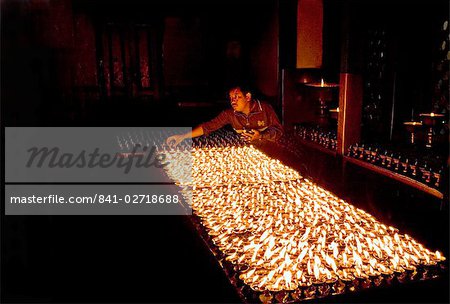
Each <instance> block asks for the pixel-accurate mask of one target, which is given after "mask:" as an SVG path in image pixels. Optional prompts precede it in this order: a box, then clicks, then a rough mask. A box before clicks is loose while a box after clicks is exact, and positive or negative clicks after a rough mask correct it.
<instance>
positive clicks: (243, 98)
mask: <svg viewBox="0 0 450 304" xmlns="http://www.w3.org/2000/svg"><path fill="white" fill-rule="evenodd" d="M229 94H230V103H231V107H233V110H235V111H238V112H242V111H243V110H244V109H245V107H246V106H247V105H248V104H249V103H250V100H251V94H250V93H247V94H245V95H244V93H242V91H241V89H240V88H234V89H231V90H230V92H229Z"/></svg>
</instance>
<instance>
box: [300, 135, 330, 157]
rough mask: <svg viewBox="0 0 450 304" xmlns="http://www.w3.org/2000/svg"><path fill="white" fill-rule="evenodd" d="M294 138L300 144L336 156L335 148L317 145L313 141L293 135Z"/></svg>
mask: <svg viewBox="0 0 450 304" xmlns="http://www.w3.org/2000/svg"><path fill="white" fill-rule="evenodd" d="M295 140H296V141H298V142H299V143H301V144H302V145H305V146H307V147H310V148H312V149H316V150H319V151H321V152H323V153H326V154H329V155H332V156H336V154H337V152H336V151H335V150H331V149H328V148H325V147H324V146H322V145H319V144H318V143H315V142H312V141H309V140H306V139H303V138H301V137H298V136H295Z"/></svg>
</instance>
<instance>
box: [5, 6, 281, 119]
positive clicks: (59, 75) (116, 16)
mask: <svg viewBox="0 0 450 304" xmlns="http://www.w3.org/2000/svg"><path fill="white" fill-rule="evenodd" d="M255 4H256V2H253V1H250V2H246V3H240V2H238V1H215V2H214V3H211V2H207V1H189V2H187V1H185V2H184V1H183V2H180V1H71V0H58V1H29V2H21V1H15V0H9V1H3V2H2V56H3V58H4V60H2V62H5V63H6V64H3V65H2V70H3V75H10V77H8V79H7V80H4V85H3V87H5V90H4V91H3V92H2V94H3V95H4V96H5V97H7V98H5V99H4V101H5V102H4V104H5V110H6V113H7V115H6V116H7V117H8V123H14V124H23V123H31V124H33V123H41V124H46V123H47V122H48V121H49V120H50V121H53V122H58V123H65V122H69V123H73V124H80V123H83V121H85V122H86V121H88V120H90V121H92V120H95V119H94V117H92V116H95V115H100V116H103V115H101V113H99V112H98V110H97V109H100V108H102V107H103V106H102V105H101V104H102V103H101V102H108V100H109V101H111V100H113V101H114V102H116V103H118V105H119V106H129V105H130V103H131V102H132V101H133V100H134V101H137V102H140V103H143V104H146V105H151V104H152V103H161V102H162V103H163V104H176V103H178V102H185V101H189V102H191V101H196V102H197V101H200V102H210V103H213V104H217V105H218V106H219V107H223V104H222V103H223V102H226V94H225V93H226V92H225V91H226V87H227V86H228V84H229V83H231V82H235V80H236V79H237V80H239V79H245V80H247V79H250V81H253V82H254V83H255V84H256V87H258V88H259V89H260V91H261V93H262V94H263V95H267V96H269V97H271V98H272V99H276V95H277V94H278V87H277V80H278V54H277V45H278V24H277V22H278V21H277V1H276V0H265V1H259V2H258V3H257V5H258V10H257V12H256V10H255ZM139 26H147V27H148V28H150V29H151V31H152V32H151V33H152V34H151V35H154V39H153V38H152V39H153V40H151V43H150V44H149V46H148V48H149V52H150V54H149V63H148V67H147V66H146V67H147V68H148V69H150V70H151V71H150V78H151V79H150V82H151V83H152V84H153V85H154V86H153V87H151V88H149V89H148V90H145V89H139V85H140V84H139V83H138V82H139V81H140V80H141V79H137V78H139V77H141V76H142V71H141V75H138V76H136V75H137V72H138V70H137V69H136V68H134V65H136V61H137V60H138V59H136V58H135V55H134V54H135V53H136V50H135V48H136V46H135V45H133V43H135V40H132V39H135V38H134V36H133V35H134V32H133V30H134V29H136V28H138V27H139ZM111 28H114V29H120V30H117V35H118V37H119V36H120V39H121V40H120V42H116V41H115V40H114V39H116V36H108V35H111V30H110V29H111ZM108 31H109V32H108ZM114 33H115V32H113V34H112V35H116V34H114ZM111 37H112V38H111ZM152 37H153V36H152ZM108 39H110V40H108ZM111 39H112V40H111ZM117 39H119V38H117ZM108 43H109V44H108ZM236 45H237V47H236ZM236 48H239V49H240V50H239V51H236ZM108 52H110V54H109V53H108ZM107 53H108V54H107ZM145 64H147V63H145ZM114 69H115V70H114ZM113 71H114V72H115V73H116V74H117V75H118V76H117V77H118V79H115V78H114V77H111V73H113ZM119 74H120V75H119ZM136 79H137V80H136ZM115 81H116V82H117V83H118V87H117V88H116V89H114V88H112V86H113V85H114V82H115ZM139 90H140V91H139ZM108 107H109V109H108V110H110V108H111V106H110V105H108ZM24 108H28V109H29V110H30V111H28V112H29V113H31V112H33V113H38V115H35V114H33V115H29V116H30V117H28V116H26V115H27V114H25V113H24V112H25V111H23V109H24ZM94 109H96V110H94ZM36 111H37V112H36ZM117 112H120V110H117ZM89 117H91V118H89ZM101 118H102V117H100V119H101ZM116 120H117V119H116ZM97 121H98V120H97Z"/></svg>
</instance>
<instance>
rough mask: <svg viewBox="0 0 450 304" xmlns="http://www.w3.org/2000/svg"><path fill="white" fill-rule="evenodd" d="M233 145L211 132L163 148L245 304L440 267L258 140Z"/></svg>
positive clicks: (430, 272) (435, 271)
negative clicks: (258, 146) (276, 156)
mask: <svg viewBox="0 0 450 304" xmlns="http://www.w3.org/2000/svg"><path fill="white" fill-rule="evenodd" d="M217 138H218V139H219V140H217ZM218 142H219V144H217V143H218ZM230 142H231V144H227V143H226V142H224V140H223V135H220V136H218V137H216V138H215V136H214V135H212V136H210V138H209V139H206V140H205V139H204V138H202V139H200V140H197V141H196V142H194V143H195V144H194V148H193V149H186V147H182V148H178V149H165V150H164V153H165V154H166V156H167V157H168V161H169V165H168V166H167V167H166V168H165V169H166V172H167V174H168V176H169V177H170V178H171V179H172V180H174V181H175V182H176V183H177V184H178V185H179V186H180V187H181V189H182V190H181V192H182V193H183V194H184V196H185V199H186V201H187V202H188V203H189V204H190V205H191V207H192V211H193V216H192V219H193V221H194V222H195V223H196V224H197V226H198V228H199V229H200V230H201V232H202V235H203V237H204V238H205V239H206V241H207V242H208V245H209V247H210V249H211V251H212V252H213V253H214V254H215V256H216V257H217V259H218V261H219V263H220V264H221V266H222V268H223V270H224V271H225V272H226V274H227V275H228V277H229V279H230V281H231V283H232V284H233V285H234V286H235V287H236V288H237V289H238V290H239V292H240V295H241V296H242V297H243V300H244V301H247V302H255V301H258V302H262V303H273V302H283V303H286V302H299V301H302V300H308V299H314V298H320V297H327V296H331V295H336V294H342V293H347V292H353V291H356V290H360V289H366V288H376V287H379V286H384V285H392V284H399V283H405V282H408V281H414V280H428V279H433V278H436V277H437V276H439V274H441V273H442V272H443V271H444V268H445V262H444V261H445V260H446V258H445V257H444V256H443V255H442V253H440V252H439V251H431V250H429V249H428V248H425V247H424V246H423V245H422V244H420V243H419V242H418V241H416V240H415V239H414V238H413V237H411V236H409V235H407V234H403V233H401V232H400V231H398V229H396V228H394V227H391V226H387V225H384V224H383V223H381V222H380V221H378V220H377V219H376V218H375V217H373V216H372V215H370V214H368V213H367V212H365V211H363V210H361V209H358V208H355V207H354V206H353V205H351V204H349V203H347V202H345V201H344V200H342V199H340V198H339V197H337V196H335V195H334V194H333V193H330V192H328V191H327V190H326V189H323V188H321V187H320V186H318V185H317V184H315V183H313V182H312V181H310V180H308V179H306V178H303V177H302V176H301V175H300V174H299V173H298V172H297V171H295V170H293V169H291V168H290V167H287V166H285V165H284V164H283V163H281V162H280V161H279V160H277V159H273V158H270V157H268V156H267V155H265V154H264V153H263V152H261V151H260V150H258V149H256V148H255V147H253V146H251V145H243V144H241V143H239V142H238V141H235V140H231V141H230ZM187 158H191V160H192V162H191V163H189V165H188V166H187V167H186V166H185V164H186V163H188V162H187V161H186V159H187Z"/></svg>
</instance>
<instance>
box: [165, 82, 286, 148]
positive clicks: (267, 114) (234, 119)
mask: <svg viewBox="0 0 450 304" xmlns="http://www.w3.org/2000/svg"><path fill="white" fill-rule="evenodd" d="M229 96H230V102H231V107H232V109H227V110H224V111H222V112H221V113H220V114H219V115H218V116H217V117H216V118H214V119H212V120H211V121H209V122H205V123H203V124H201V125H199V126H197V127H196V128H194V129H193V130H192V132H188V133H186V134H177V135H173V136H170V137H169V138H167V140H166V143H167V144H168V145H169V146H177V145H178V144H179V143H180V142H181V141H183V140H184V139H187V138H192V137H198V136H201V135H208V134H210V133H211V132H213V131H215V130H217V129H220V128H222V127H223V126H225V125H227V124H231V126H232V127H233V129H234V130H235V131H236V132H237V133H239V134H241V135H242V136H243V138H244V140H245V141H248V142H254V141H258V140H263V139H264V140H270V141H276V140H278V139H279V138H280V137H281V136H282V135H283V127H282V126H281V124H280V121H279V120H278V117H277V115H276V114H275V111H274V110H273V109H272V107H271V106H270V105H269V104H267V103H262V102H260V101H259V100H257V99H253V98H252V94H251V92H250V90H249V89H247V88H246V87H244V86H243V85H238V86H233V87H232V88H231V89H230V90H229Z"/></svg>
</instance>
